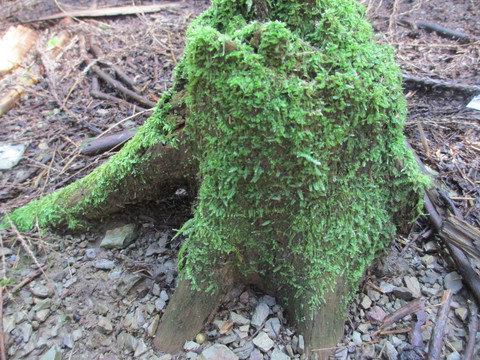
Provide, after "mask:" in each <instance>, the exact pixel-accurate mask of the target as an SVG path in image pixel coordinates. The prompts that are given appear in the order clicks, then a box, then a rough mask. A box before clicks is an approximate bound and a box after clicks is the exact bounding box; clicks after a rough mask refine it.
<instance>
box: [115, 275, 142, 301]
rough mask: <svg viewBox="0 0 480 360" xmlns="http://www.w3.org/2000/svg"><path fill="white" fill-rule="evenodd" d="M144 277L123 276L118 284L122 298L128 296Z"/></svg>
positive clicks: (118, 290)
mask: <svg viewBox="0 0 480 360" xmlns="http://www.w3.org/2000/svg"><path fill="white" fill-rule="evenodd" d="M140 280H142V277H141V276H140V275H138V274H127V275H125V276H122V277H121V278H120V280H119V281H118V284H117V292H118V294H119V295H120V296H126V295H127V294H128V292H129V291H130V290H131V289H132V287H134V286H135V285H136V284H137V283H138V282H139V281H140Z"/></svg>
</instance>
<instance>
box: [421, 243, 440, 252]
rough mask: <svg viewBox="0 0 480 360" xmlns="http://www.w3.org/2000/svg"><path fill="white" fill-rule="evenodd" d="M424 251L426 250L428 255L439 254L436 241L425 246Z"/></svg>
mask: <svg viewBox="0 0 480 360" xmlns="http://www.w3.org/2000/svg"><path fill="white" fill-rule="evenodd" d="M423 250H425V252H426V253H435V252H438V246H437V243H436V242H435V241H429V242H427V243H426V244H425V245H423Z"/></svg>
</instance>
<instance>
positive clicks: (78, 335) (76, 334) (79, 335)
mask: <svg viewBox="0 0 480 360" xmlns="http://www.w3.org/2000/svg"><path fill="white" fill-rule="evenodd" d="M82 336H83V331H82V329H76V330H73V332H72V338H73V341H77V340H80V339H81V338H82Z"/></svg>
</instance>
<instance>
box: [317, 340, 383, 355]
mask: <svg viewBox="0 0 480 360" xmlns="http://www.w3.org/2000/svg"><path fill="white" fill-rule="evenodd" d="M378 341H379V340H374V341H367V342H362V343H356V344H348V345H342V346H334V347H330V348H322V349H313V350H311V351H312V352H319V351H332V350H341V349H346V348H349V347H350V346H363V345H370V344H376V343H378Z"/></svg>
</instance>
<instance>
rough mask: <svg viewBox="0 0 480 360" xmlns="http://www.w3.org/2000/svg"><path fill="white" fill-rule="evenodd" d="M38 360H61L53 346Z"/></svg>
mask: <svg viewBox="0 0 480 360" xmlns="http://www.w3.org/2000/svg"><path fill="white" fill-rule="evenodd" d="M40 360H62V354H61V353H60V352H59V351H58V350H57V348H56V347H55V346H53V347H51V348H50V350H48V351H47V352H46V353H45V354H43V355H42V356H41V357H40Z"/></svg>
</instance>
